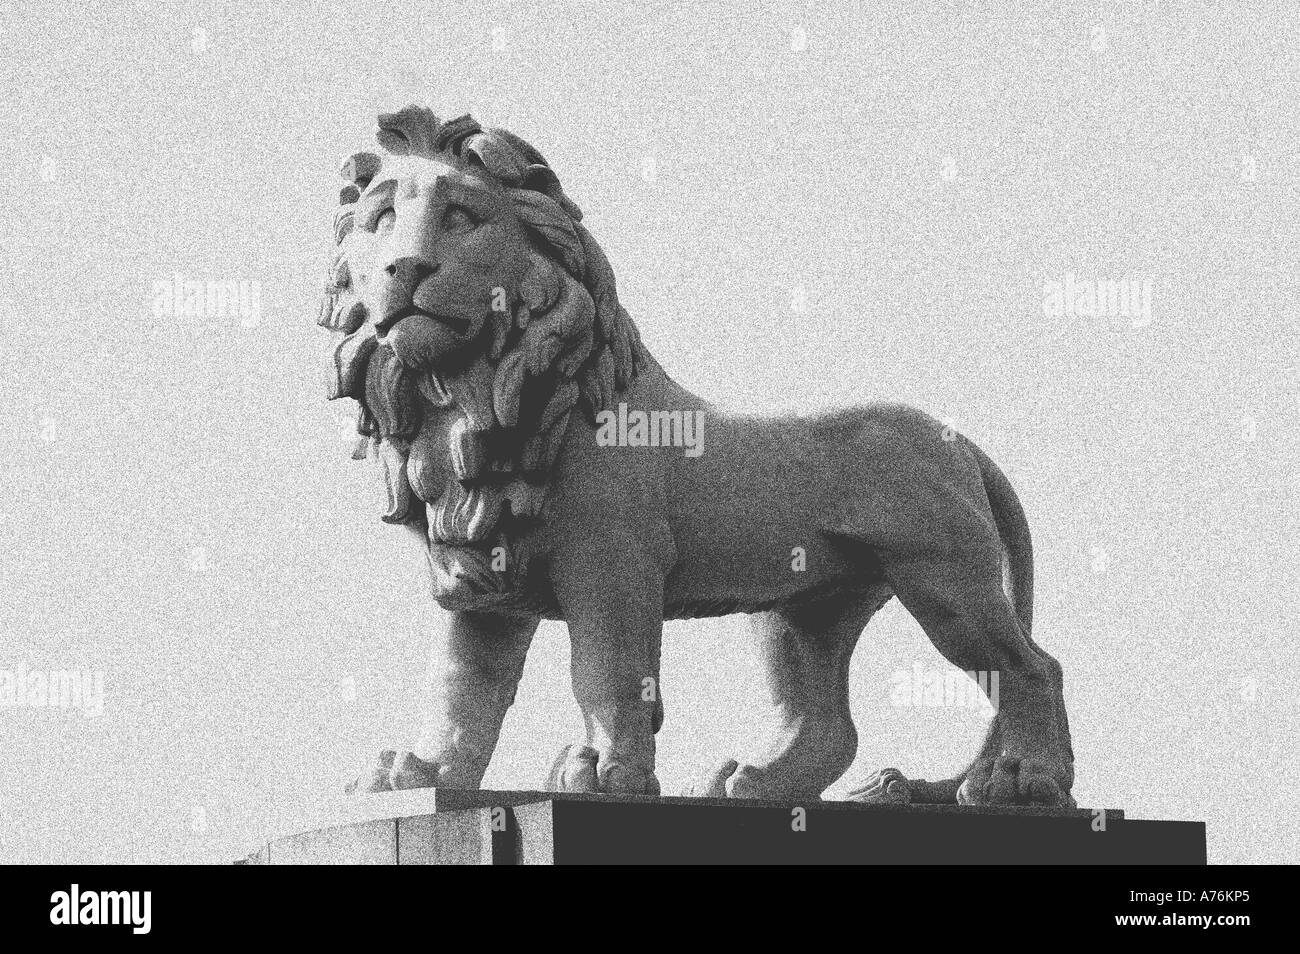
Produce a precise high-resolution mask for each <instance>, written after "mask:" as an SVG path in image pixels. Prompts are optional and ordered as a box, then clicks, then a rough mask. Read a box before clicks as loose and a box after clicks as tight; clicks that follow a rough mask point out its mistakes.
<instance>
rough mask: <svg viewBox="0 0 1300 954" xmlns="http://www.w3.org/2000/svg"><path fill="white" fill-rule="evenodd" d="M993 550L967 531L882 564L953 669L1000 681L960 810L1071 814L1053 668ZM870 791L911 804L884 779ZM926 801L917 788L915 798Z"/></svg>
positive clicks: (992, 536) (989, 534)
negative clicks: (1028, 807)
mask: <svg viewBox="0 0 1300 954" xmlns="http://www.w3.org/2000/svg"><path fill="white" fill-rule="evenodd" d="M999 547H1000V544H999V542H998V539H997V536H996V533H995V532H994V531H993V530H992V529H991V528H988V529H987V531H984V532H982V531H981V528H980V526H977V525H975V524H974V523H972V525H970V526H968V527H966V528H964V532H961V533H952V534H951V535H949V537H948V545H947V546H946V547H944V548H943V552H936V551H937V548H936V551H932V552H929V553H922V554H915V553H914V554H908V555H906V556H899V555H897V554H895V555H893V556H892V557H891V556H890V555H889V554H887V553H886V554H882V557H883V563H884V572H885V576H886V578H887V579H888V580H889V582H890V584H891V585H892V586H893V587H894V591H895V592H896V593H897V595H898V598H899V600H900V601H901V602H902V604H903V606H904V607H906V609H907V610H908V612H910V613H911V614H912V616H913V617H915V619H916V621H917V622H918V623H920V625H921V628H922V629H924V630H925V633H926V635H927V636H929V637H930V641H931V642H932V643H933V644H934V646H935V648H936V649H938V650H939V652H940V653H942V654H943V656H944V657H945V658H946V659H947V660H948V661H949V662H950V663H952V664H953V665H954V666H956V667H957V668H958V669H961V670H964V671H965V672H968V673H979V672H984V673H990V674H991V673H996V674H997V675H998V685H999V693H998V698H997V699H996V700H992V701H996V704H997V713H996V715H995V716H994V724H993V726H992V728H991V729H990V732H989V737H988V740H987V741H986V743H985V745H984V748H983V751H982V752H981V753H980V755H979V756H978V757H977V758H976V759H975V761H974V763H973V764H972V765H971V767H970V768H969V769H968V770H967V771H966V772H965V773H964V778H963V779H962V782H961V785H960V788H959V790H958V792H957V801H959V802H962V803H973V804H985V803H995V804H1042V805H1068V804H1069V803H1070V798H1069V790H1070V786H1071V785H1072V783H1073V765H1072V761H1073V760H1072V756H1071V753H1070V743H1069V737H1068V730H1067V729H1065V726H1064V722H1063V720H1062V719H1061V718H1060V715H1059V713H1060V712H1061V710H1062V709H1063V705H1062V704H1061V703H1060V702H1059V699H1058V697H1059V694H1060V676H1059V667H1058V666H1057V665H1056V662H1055V660H1053V659H1052V658H1051V657H1050V656H1048V654H1047V653H1046V652H1044V651H1043V650H1042V649H1040V648H1039V647H1037V646H1035V645H1034V644H1033V642H1032V641H1031V640H1030V639H1029V636H1028V633H1027V632H1026V631H1025V629H1024V626H1023V624H1022V623H1021V621H1020V619H1019V618H1017V615H1016V613H1015V610H1014V608H1013V607H1012V604H1011V601H1010V600H1009V599H1008V598H1007V596H1006V593H1005V592H1004V590H1003V588H1002V565H1001V553H1000V549H999ZM876 781H877V782H880V783H882V786H883V789H884V793H885V794H889V793H890V790H891V788H892V789H893V793H894V794H895V795H901V794H903V793H904V792H906V793H907V794H908V795H911V794H912V791H911V789H912V785H911V784H910V783H909V784H908V785H907V786H906V787H900V786H899V784H898V780H897V779H894V778H891V777H889V776H888V774H887V773H882V775H881V776H879V777H878V778H877V780H876ZM929 784H930V783H923V785H929ZM935 784H936V785H939V784H942V785H943V786H944V792H943V794H946V791H947V787H948V785H949V784H950V783H935ZM868 787H869V788H870V787H871V786H868ZM925 791H926V790H925V789H924V788H922V787H920V786H918V787H917V794H919V795H920V794H924V793H925ZM859 797H861V793H859ZM865 800H886V801H887V800H891V799H889V798H883V799H871V798H868V799H865ZM915 800H917V801H922V800H926V799H924V798H917V799H915Z"/></svg>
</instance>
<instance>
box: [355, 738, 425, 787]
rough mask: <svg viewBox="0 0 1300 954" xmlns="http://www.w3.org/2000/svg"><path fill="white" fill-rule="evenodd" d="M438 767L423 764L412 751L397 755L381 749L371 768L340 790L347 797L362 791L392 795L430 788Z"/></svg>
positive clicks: (392, 751)
mask: <svg viewBox="0 0 1300 954" xmlns="http://www.w3.org/2000/svg"><path fill="white" fill-rule="evenodd" d="M440 774H441V768H440V766H438V765H437V764H436V763H434V762H426V761H425V760H424V759H422V758H420V757H419V756H418V755H416V754H415V753H414V752H406V751H402V752H397V751H394V750H392V749H385V750H384V751H383V752H380V753H379V758H378V759H377V760H376V761H375V763H374V765H372V766H370V767H369V768H367V769H366V770H365V771H363V772H362V773H361V774H360V775H359V776H357V777H356V778H355V779H353V780H352V781H351V782H349V783H348V784H347V785H346V786H345V787H344V791H345V792H346V793H347V794H349V795H357V794H361V793H363V792H394V791H399V790H401V789H407V788H434V787H436V786H437V784H438V778H439V775H440Z"/></svg>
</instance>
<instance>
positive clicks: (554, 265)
mask: <svg viewBox="0 0 1300 954" xmlns="http://www.w3.org/2000/svg"><path fill="white" fill-rule="evenodd" d="M378 139H379V143H380V145H381V146H382V147H383V148H384V150H385V152H386V153H387V154H388V155H386V156H384V157H382V158H381V157H380V156H379V155H377V154H374V153H368V152H365V153H358V154H357V155H354V156H352V157H351V158H349V159H348V160H347V161H346V162H345V163H344V166H343V170H342V174H343V177H344V178H345V179H346V180H347V184H346V185H345V186H344V187H343V190H342V192H341V194H340V204H341V208H340V209H339V211H338V212H337V213H336V214H335V218H334V240H335V244H336V246H337V252H336V255H335V258H334V262H333V266H332V268H331V271H330V277H329V280H328V283H327V289H326V295H325V301H324V303H323V305H322V310H321V317H320V321H319V324H321V325H322V326H323V327H325V328H328V329H330V330H331V331H333V332H336V335H335V338H336V341H335V342H334V343H333V345H332V347H331V351H330V366H329V384H328V387H329V397H330V398H331V399H335V398H353V399H355V400H356V401H358V402H359V403H360V405H361V408H360V412H359V416H358V423H357V430H358V432H359V434H361V435H362V438H361V441H360V443H359V445H358V452H357V453H355V454H354V455H353V456H354V457H364V456H367V455H370V456H373V457H376V458H377V459H378V460H379V461H380V463H381V464H382V466H383V471H384V479H385V484H386V487H387V491H388V504H387V507H386V509H385V512H384V514H383V519H384V520H386V521H388V522H390V523H404V524H409V525H412V526H414V527H417V528H419V529H421V530H425V531H427V534H428V538H429V543H430V546H429V557H430V566H431V569H432V570H433V577H434V590H435V595H436V596H438V598H439V599H440V600H442V601H443V602H444V604H445V605H455V604H458V603H460V604H466V605H467V604H468V603H469V602H472V601H473V599H475V598H477V597H480V596H482V595H483V594H485V593H490V592H494V591H500V590H502V589H505V588H508V580H509V577H510V573H511V572H513V570H514V564H515V561H514V560H513V559H508V560H507V561H505V562H508V564H509V565H508V567H507V568H506V573H504V574H503V573H502V572H500V571H501V570H502V569H503V567H502V561H501V560H500V559H499V557H500V555H501V553H503V552H504V553H506V554H509V553H510V543H511V538H512V530H513V529H515V528H517V527H519V526H522V525H525V524H526V523H527V522H528V521H530V520H534V519H536V518H537V517H538V515H539V514H540V512H541V507H542V504H543V502H544V499H545V487H546V481H547V476H548V472H549V470H550V468H551V465H552V463H553V461H554V459H555V455H556V453H557V451H558V449H559V446H560V442H561V440H562V439H563V436H564V433H565V430H566V428H567V426H568V423H569V415H570V412H571V411H572V410H573V409H574V407H575V406H577V405H578V404H580V403H581V404H582V405H583V406H584V407H585V409H586V411H587V412H588V413H589V414H591V415H593V416H594V415H595V414H596V413H597V412H598V411H600V410H602V409H605V408H607V407H609V406H610V405H611V404H612V403H613V400H614V398H615V396H616V395H617V394H618V392H620V391H621V390H623V389H624V388H625V387H626V386H627V384H628V382H629V381H631V380H632V378H633V377H634V376H635V375H636V374H637V372H638V370H639V369H640V368H641V367H643V366H644V365H645V363H646V362H647V361H648V360H649V359H648V355H647V354H646V352H645V351H644V349H643V347H642V345H641V342H640V338H639V336H638V334H637V331H636V328H635V326H634V325H633V324H632V321H631V319H630V318H629V317H628V314H627V312H626V311H625V310H624V309H623V308H622V306H620V305H619V302H618V296H617V293H616V291H615V286H614V274H613V272H612V270H611V269H610V266H609V262H608V260H607V259H606V258H605V254H604V253H603V252H602V251H601V249H600V246H599V245H597V244H596V241H595V239H594V238H592V236H591V233H590V232H588V231H587V230H586V228H585V227H583V225H582V224H581V223H580V221H579V220H580V219H581V218H582V213H581V212H580V211H579V209H578V207H577V206H576V205H575V204H574V203H573V202H572V201H571V200H570V199H569V198H568V197H567V196H566V195H565V194H564V191H563V189H562V188H561V186H560V182H559V179H558V178H557V177H556V175H555V173H554V172H552V171H551V168H550V167H549V166H548V165H547V164H546V160H545V159H544V158H543V157H542V155H541V154H540V153H539V152H538V151H537V150H536V149H534V148H533V147H532V146H530V145H528V143H526V142H524V141H523V140H522V139H520V138H518V137H517V136H514V135H512V134H511V133H509V132H506V131H504V130H499V129H483V128H482V127H481V126H480V125H479V124H478V123H477V122H475V121H474V120H473V119H471V118H470V117H469V116H462V117H460V118H459V119H454V120H451V121H449V122H445V123H444V122H440V121H439V120H438V118H437V117H436V116H434V115H433V113H431V112H430V111H429V110H427V109H422V108H419V107H416V106H408V107H407V108H406V109H403V110H401V111H400V112H397V113H391V114H384V115H381V116H380V117H379V130H378ZM498 547H504V548H505V550H504V551H498V550H497V549H496V548H498ZM494 554H495V555H496V556H497V557H498V559H496V560H494V559H493V555H494Z"/></svg>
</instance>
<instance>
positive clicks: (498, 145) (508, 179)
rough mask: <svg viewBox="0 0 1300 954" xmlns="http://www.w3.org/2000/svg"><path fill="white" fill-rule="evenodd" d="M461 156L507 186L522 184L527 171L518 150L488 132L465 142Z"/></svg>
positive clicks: (526, 165) (526, 164) (525, 163)
mask: <svg viewBox="0 0 1300 954" xmlns="http://www.w3.org/2000/svg"><path fill="white" fill-rule="evenodd" d="M461 155H462V156H464V157H465V160H466V161H467V162H473V163H476V164H478V165H480V166H482V167H483V168H484V169H486V170H487V171H488V172H489V173H490V174H491V175H492V176H494V177H495V178H497V179H500V180H501V181H502V182H504V183H505V184H506V185H509V186H514V185H518V184H519V183H520V182H522V181H523V179H524V176H525V174H526V173H527V171H528V163H527V162H526V161H525V159H524V157H523V156H521V155H520V154H519V150H518V149H516V148H515V147H514V146H512V145H511V144H510V143H508V142H506V141H505V140H504V139H501V138H500V137H498V136H493V135H492V134H491V133H490V132H488V133H479V134H478V135H476V136H471V137H470V138H469V139H467V140H465V145H464V146H463V147H462V149H461Z"/></svg>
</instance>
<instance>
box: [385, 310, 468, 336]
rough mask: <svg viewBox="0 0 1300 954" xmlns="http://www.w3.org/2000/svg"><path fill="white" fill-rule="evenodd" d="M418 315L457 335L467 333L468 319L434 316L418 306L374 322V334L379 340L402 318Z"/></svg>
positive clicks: (398, 311)
mask: <svg viewBox="0 0 1300 954" xmlns="http://www.w3.org/2000/svg"><path fill="white" fill-rule="evenodd" d="M416 315H419V316H420V317H422V318H428V319H429V320H430V321H436V322H438V324H440V325H446V326H447V327H448V328H450V329H451V330H452V331H454V332H456V334H458V335H462V336H463V335H464V334H465V333H466V332H468V331H469V326H470V321H469V319H468V318H457V317H454V316H452V315H435V314H434V313H433V312H430V311H425V310H424V309H423V308H420V307H419V306H418V305H407V306H406V307H405V308H400V309H398V310H397V311H395V312H393V313H392V314H391V315H388V316H387V317H386V318H384V319H383V320H382V321H377V322H375V332H376V333H377V334H378V335H379V337H380V338H383V337H384V335H386V334H387V333H388V332H389V331H391V330H392V328H393V326H394V325H396V324H397V323H398V322H399V321H401V320H402V319H403V318H412V317H414V316H416Z"/></svg>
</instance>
